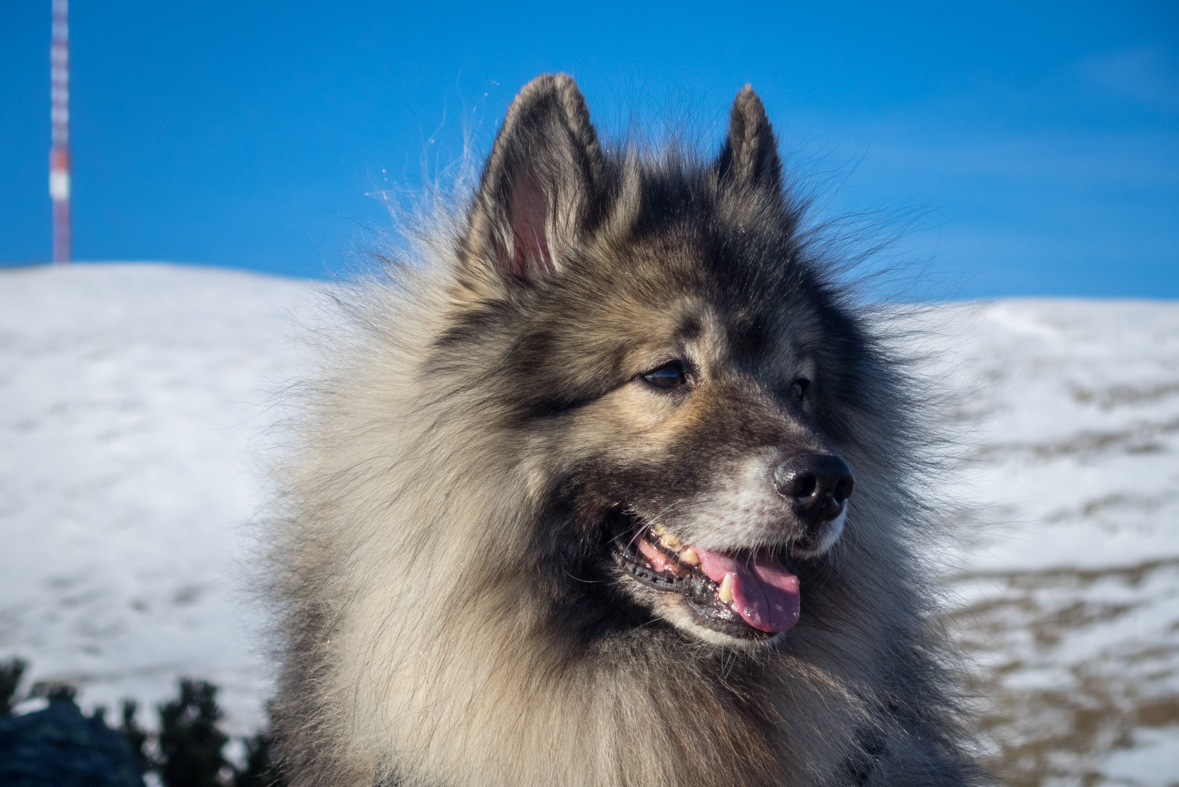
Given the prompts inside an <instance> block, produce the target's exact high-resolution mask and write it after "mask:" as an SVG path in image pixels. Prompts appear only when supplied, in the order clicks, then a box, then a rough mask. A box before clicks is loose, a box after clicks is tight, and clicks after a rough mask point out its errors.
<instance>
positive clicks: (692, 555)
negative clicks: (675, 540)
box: [678, 547, 700, 566]
mask: <svg viewBox="0 0 1179 787" xmlns="http://www.w3.org/2000/svg"><path fill="white" fill-rule="evenodd" d="M678 557H679V559H680V562H681V563H685V564H687V565H689V566H698V565H700V556H699V555H697V554H696V550H694V549H692V548H691V547H688V548H687V549H685V550H684V551H683V552H680V554H679V555H678Z"/></svg>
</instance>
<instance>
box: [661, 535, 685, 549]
mask: <svg viewBox="0 0 1179 787" xmlns="http://www.w3.org/2000/svg"><path fill="white" fill-rule="evenodd" d="M659 543H660V544H662V545H663V546H664V547H665V548H667V549H670V550H671V551H672V552H679V551H680V550H681V549H683V548H684V542H682V541H680V540H679V539H678V538H676V537H675V536H673V535H672V534H671V533H664V534H663V535H661V536H660V537H659Z"/></svg>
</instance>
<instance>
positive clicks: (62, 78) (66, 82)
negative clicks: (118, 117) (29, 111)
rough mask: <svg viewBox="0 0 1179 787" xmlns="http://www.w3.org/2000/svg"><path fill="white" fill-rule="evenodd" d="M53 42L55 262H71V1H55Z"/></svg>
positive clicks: (51, 157) (51, 184)
mask: <svg viewBox="0 0 1179 787" xmlns="http://www.w3.org/2000/svg"><path fill="white" fill-rule="evenodd" d="M52 2H53V36H52V39H51V42H50V44H49V125H50V129H51V132H50V133H51V139H52V143H53V144H52V147H50V149H49V196H50V197H52V198H53V261H54V262H58V263H66V262H69V261H70V170H71V168H72V167H71V163H70V21H69V0H52Z"/></svg>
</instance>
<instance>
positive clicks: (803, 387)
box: [786, 377, 811, 402]
mask: <svg viewBox="0 0 1179 787" xmlns="http://www.w3.org/2000/svg"><path fill="white" fill-rule="evenodd" d="M810 387H811V381H810V380H805V379H803V378H801V377H799V378H798V379H797V380H795V381H794V382H792V383H791V384H790V390H789V391H788V392H787V394H786V395H787V396H788V397H789V398H790V401H792V402H801V401H802V399H803V397H804V396H806V392H807V389H808V388H810Z"/></svg>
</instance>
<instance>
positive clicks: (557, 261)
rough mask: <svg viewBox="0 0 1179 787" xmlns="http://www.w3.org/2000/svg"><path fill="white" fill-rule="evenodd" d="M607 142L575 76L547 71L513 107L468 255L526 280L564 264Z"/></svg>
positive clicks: (490, 164)
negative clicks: (603, 142)
mask: <svg viewBox="0 0 1179 787" xmlns="http://www.w3.org/2000/svg"><path fill="white" fill-rule="evenodd" d="M602 169H603V157H602V149H601V146H600V145H599V143H598V135H597V133H596V132H595V131H594V127H593V125H591V124H590V117H589V110H588V109H587V108H586V105H585V99H584V98H583V97H582V95H581V92H580V91H579V90H578V89H577V84H576V83H575V82H574V81H573V79H572V78H570V77H568V76H566V75H564V74H557V75H555V76H554V75H551V74H545V75H544V76H540V77H537V78H536V79H534V80H532V81H531V82H529V83H528V84H527V85H526V86H525V87H524V89H523V90H521V91H520V94H519V95H518V96H516V99H515V100H514V101H513V102H512V105H511V106H510V107H509V108H508V114H507V117H505V118H504V124H503V127H502V128H500V130H499V134H497V135H496V138H495V145H494V146H493V148H492V151H491V156H490V157H489V158H488V159H487V166H486V167H485V168H484V170H483V177H482V179H481V181H480V184H479V193H478V195H477V197H476V200H475V204H474V206H473V210H472V213H471V222H470V226H469V229H468V235H467V238H466V252H467V257H468V263H469V264H470V263H474V264H485V263H487V262H490V263H491V264H492V265H493V266H494V268H495V270H496V271H498V272H499V273H501V274H508V275H511V276H514V277H521V278H523V279H525V280H535V279H537V278H543V277H546V276H551V275H554V274H556V273H557V272H559V271H560V269H561V266H562V264H563V262H564V261H565V260H567V259H568V256H569V254H570V252H571V251H572V250H573V248H574V247H575V246H576V245H577V243H578V241H579V238H580V236H581V233H582V231H583V230H584V228H585V224H586V220H587V216H588V214H589V212H590V209H591V208H590V206H591V205H592V204H593V203H594V201H595V193H596V191H597V189H598V188H599V187H600V185H601V180H602Z"/></svg>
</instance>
